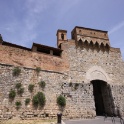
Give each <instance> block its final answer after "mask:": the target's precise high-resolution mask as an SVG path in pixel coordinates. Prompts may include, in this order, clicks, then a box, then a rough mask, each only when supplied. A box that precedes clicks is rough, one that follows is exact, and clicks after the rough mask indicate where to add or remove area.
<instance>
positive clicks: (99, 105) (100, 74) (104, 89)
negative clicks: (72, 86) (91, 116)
mask: <svg viewBox="0 0 124 124" xmlns="http://www.w3.org/2000/svg"><path fill="white" fill-rule="evenodd" d="M86 79H87V80H88V81H90V83H91V84H92V86H93V97H94V105H95V110H96V115H103V114H104V113H106V114H108V115H112V114H113V113H114V107H113V106H114V103H113V98H112V93H111V88H110V85H109V83H111V79H110V78H109V76H108V75H107V73H106V72H105V71H104V70H103V69H102V68H101V67H100V66H93V67H92V68H90V69H89V70H88V71H87V73H86Z"/></svg>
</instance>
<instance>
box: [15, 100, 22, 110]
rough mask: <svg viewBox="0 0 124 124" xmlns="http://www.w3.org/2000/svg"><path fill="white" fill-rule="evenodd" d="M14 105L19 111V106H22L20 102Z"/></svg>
mask: <svg viewBox="0 0 124 124" xmlns="http://www.w3.org/2000/svg"><path fill="white" fill-rule="evenodd" d="M15 105H16V107H17V109H19V108H20V106H21V105H22V104H21V102H20V101H16V102H15Z"/></svg>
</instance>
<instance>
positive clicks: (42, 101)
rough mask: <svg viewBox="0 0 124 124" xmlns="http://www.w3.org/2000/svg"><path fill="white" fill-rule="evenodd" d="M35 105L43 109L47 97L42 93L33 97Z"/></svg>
mask: <svg viewBox="0 0 124 124" xmlns="http://www.w3.org/2000/svg"><path fill="white" fill-rule="evenodd" d="M32 102H33V105H34V106H35V107H36V106H38V105H39V106H40V107H43V106H44V105H45V102H46V98H45V95H44V94H43V93H42V92H38V93H37V94H36V95H35V96H33V99H32Z"/></svg>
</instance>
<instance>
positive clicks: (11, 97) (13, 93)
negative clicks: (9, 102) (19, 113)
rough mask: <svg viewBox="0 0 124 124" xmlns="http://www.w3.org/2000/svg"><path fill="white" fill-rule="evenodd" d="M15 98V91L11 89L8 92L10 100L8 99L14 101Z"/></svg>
mask: <svg viewBox="0 0 124 124" xmlns="http://www.w3.org/2000/svg"><path fill="white" fill-rule="evenodd" d="M15 96H16V92H15V90H12V89H11V90H10V92H9V98H10V99H14V98H15Z"/></svg>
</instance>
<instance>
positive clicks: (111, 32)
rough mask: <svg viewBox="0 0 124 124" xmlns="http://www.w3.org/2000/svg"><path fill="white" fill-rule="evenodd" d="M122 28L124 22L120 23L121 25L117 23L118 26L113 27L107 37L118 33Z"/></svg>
mask: <svg viewBox="0 0 124 124" xmlns="http://www.w3.org/2000/svg"><path fill="white" fill-rule="evenodd" d="M122 27H124V21H122V22H121V23H119V24H118V25H116V26H115V27H113V28H112V29H111V30H110V31H109V32H108V33H109V35H111V34H113V33H114V32H116V31H118V30H119V29H121V28H122Z"/></svg>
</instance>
